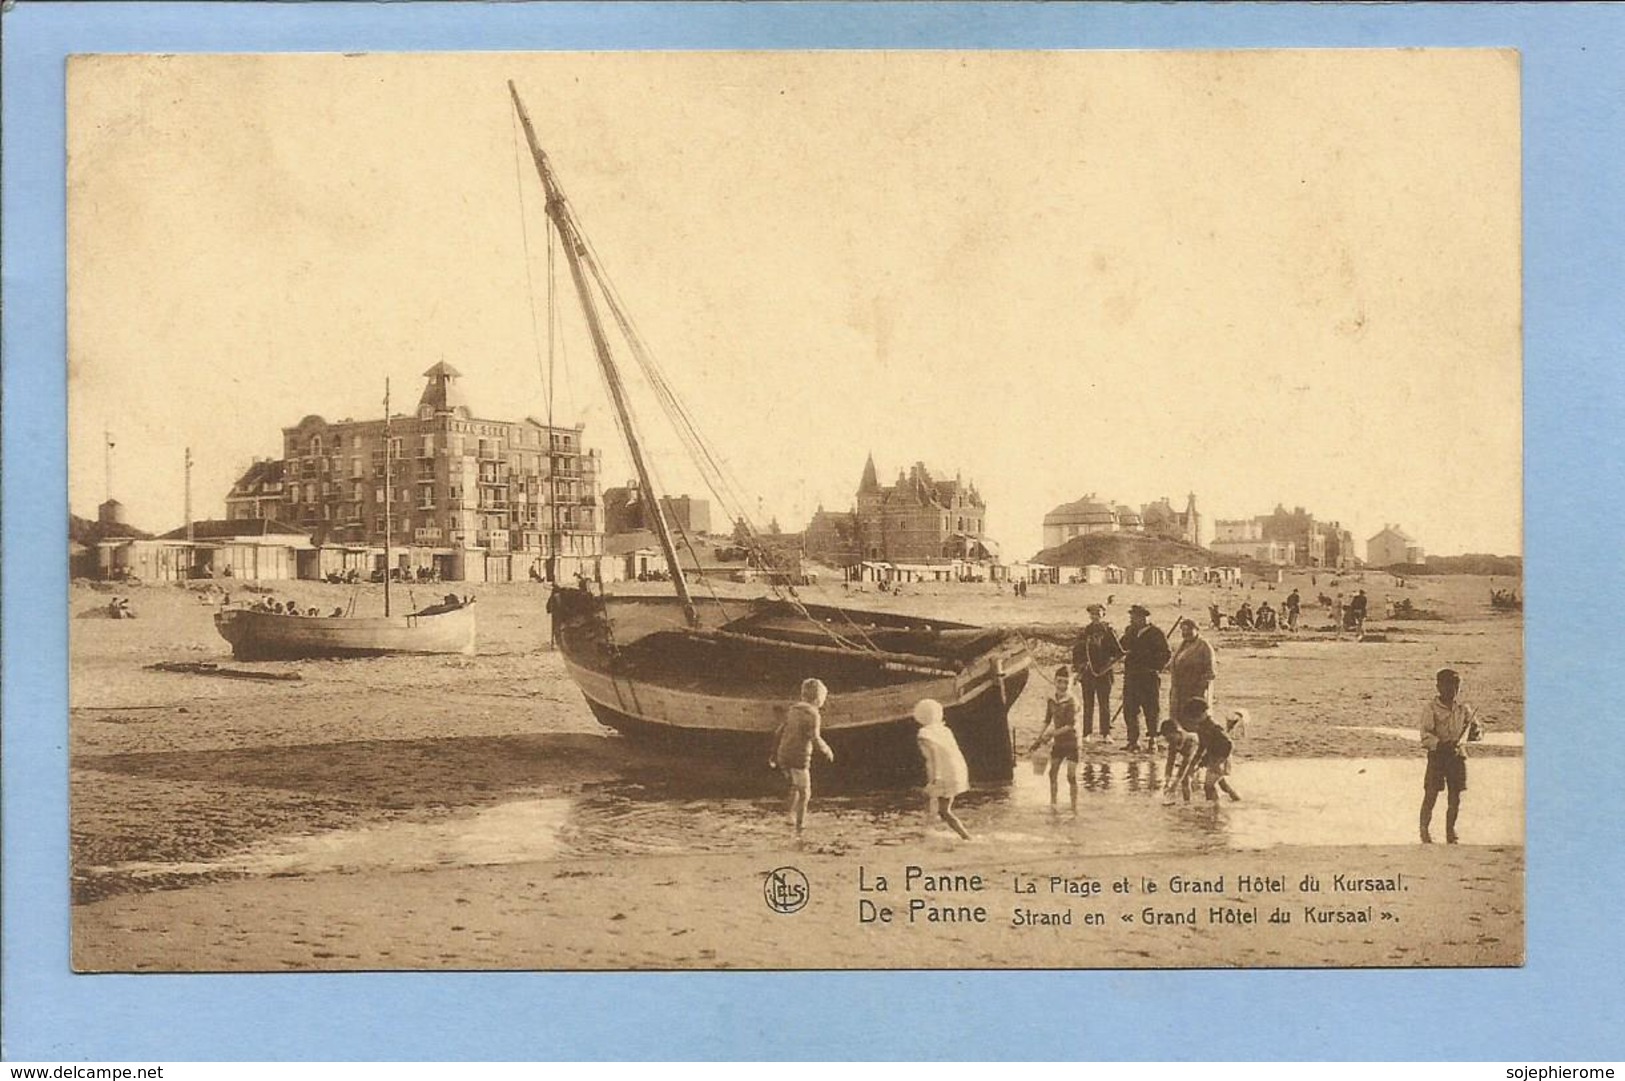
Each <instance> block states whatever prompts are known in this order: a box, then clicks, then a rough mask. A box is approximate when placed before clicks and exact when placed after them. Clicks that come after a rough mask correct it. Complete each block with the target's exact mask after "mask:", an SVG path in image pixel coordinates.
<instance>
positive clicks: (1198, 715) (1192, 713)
mask: <svg viewBox="0 0 1625 1081" xmlns="http://www.w3.org/2000/svg"><path fill="white" fill-rule="evenodd" d="M1182 712H1183V713H1184V717H1185V723H1186V724H1190V723H1192V722H1194V723H1195V724H1196V765H1197V767H1199V768H1200V769H1201V770H1202V771H1203V772H1202V794H1203V795H1205V796H1206V797H1207V798H1208V800H1209V801H1211V802H1218V799H1219V790H1220V789H1223V790H1224V794H1225V795H1227V796H1229V797H1230V799H1231V800H1232V801H1234V800H1239V799H1241V794H1240V793H1238V792H1237V791H1236V790H1235V789H1234V788H1231V787H1230V782H1229V781H1227V780H1225V778H1226V777H1228V776H1229V775H1230V755H1231V753H1232V752H1233V751H1234V750H1235V749H1236V745H1235V743H1234V742H1233V741H1232V740H1231V738H1230V733H1229V731H1228V730H1227V729H1226V728H1225V727H1224V726H1223V725H1221V724H1219V722H1218V721H1215V720H1214V719H1213V715H1212V714H1211V713H1209V712H1208V705H1207V702H1206V701H1204V700H1203V699H1200V698H1192V699H1191V700H1190V701H1188V702H1186V703H1185V707H1184V709H1183V711H1182Z"/></svg>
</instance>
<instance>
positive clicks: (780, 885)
mask: <svg viewBox="0 0 1625 1081" xmlns="http://www.w3.org/2000/svg"><path fill="white" fill-rule="evenodd" d="M811 893H812V890H811V888H810V887H809V885H808V882H807V876H806V875H804V874H802V873H801V872H800V871H798V870H796V869H795V868H794V867H778V868H775V869H774V870H771V871H769V872H768V873H767V878H766V880H764V881H763V883H762V896H763V897H765V898H766V899H767V907H768V908H771V909H772V910H773V911H774V912H777V913H779V914H780V915H785V916H787V915H789V914H790V913H792V912H800V911H801V910H802V909H803V908H806V907H807V898H808V897H809V896H810V895H811Z"/></svg>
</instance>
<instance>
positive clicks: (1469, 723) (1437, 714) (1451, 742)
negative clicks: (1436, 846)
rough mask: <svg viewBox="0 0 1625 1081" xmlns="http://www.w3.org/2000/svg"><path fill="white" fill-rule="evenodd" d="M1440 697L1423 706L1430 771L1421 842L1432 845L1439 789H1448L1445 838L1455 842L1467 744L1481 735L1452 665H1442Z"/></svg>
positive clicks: (1464, 784)
mask: <svg viewBox="0 0 1625 1081" xmlns="http://www.w3.org/2000/svg"><path fill="white" fill-rule="evenodd" d="M1435 682H1436V683H1437V685H1438V689H1439V694H1438V697H1436V698H1435V699H1433V701H1431V702H1429V703H1428V704H1427V705H1426V706H1424V707H1422V746H1423V747H1424V748H1426V749H1427V752H1428V767H1427V772H1426V773H1425V774H1423V776H1422V821H1421V827H1422V843H1423V844H1425V845H1427V844H1432V843H1433V835H1432V833H1430V832H1429V830H1430V828H1431V827H1432V825H1433V805H1434V804H1435V803H1437V802H1438V800H1439V790H1440V789H1441V788H1442V789H1446V790H1447V791H1448V792H1449V795H1448V796H1447V797H1446V803H1445V810H1444V839H1445V841H1446V842H1447V843H1449V844H1455V843H1456V816H1457V815H1458V814H1459V813H1460V812H1461V794H1462V793H1463V792H1465V791H1467V744H1468V743H1469V742H1471V741H1472V740H1476V739H1478V738H1479V736H1480V729H1479V725H1478V716H1477V714H1475V713H1474V712H1473V707H1472V706H1469V705H1468V704H1467V703H1465V702H1462V701H1460V700H1459V699H1458V698H1457V695H1459V694H1460V693H1461V676H1460V675H1458V674H1457V673H1456V671H1455V669H1453V668H1441V669H1439V672H1438V675H1437V676H1436V677H1435Z"/></svg>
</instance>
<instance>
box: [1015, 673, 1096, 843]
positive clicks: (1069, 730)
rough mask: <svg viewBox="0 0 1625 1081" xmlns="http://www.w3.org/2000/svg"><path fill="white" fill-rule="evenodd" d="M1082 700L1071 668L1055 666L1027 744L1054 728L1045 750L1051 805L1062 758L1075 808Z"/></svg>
mask: <svg viewBox="0 0 1625 1081" xmlns="http://www.w3.org/2000/svg"><path fill="white" fill-rule="evenodd" d="M1082 706H1083V703H1082V702H1080V701H1079V700H1078V696H1077V693H1076V692H1075V691H1073V690H1072V672H1071V670H1070V669H1068V668H1067V666H1066V665H1064V664H1063V665H1061V667H1059V668H1057V669H1056V670H1055V695H1054V697H1052V698H1051V699H1050V700H1049V701H1047V702H1045V703H1044V727H1043V728H1040V729H1039V730H1038V738H1037V739H1035V740H1033V745H1032V746H1031V747H1029V748H1028V753H1029V754H1030V753H1032V752H1033V751H1036V750H1038V746H1039V744H1041V743H1043V742H1044V740H1045V739H1046V738H1049V737H1050V736H1051V735H1052V733H1051V729H1054V732H1053V737H1054V740H1055V745H1054V746H1053V747H1051V748H1050V752H1049V804H1050V806H1051V807H1054V806H1055V805H1056V803H1058V802H1059V800H1060V783H1059V782H1060V773H1061V761H1062V760H1063V759H1064V760H1065V761H1066V786H1067V788H1068V789H1069V790H1070V791H1071V793H1072V811H1073V813H1074V814H1075V813H1077V810H1078V712H1079V710H1080V709H1081V708H1082Z"/></svg>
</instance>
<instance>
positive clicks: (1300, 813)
mask: <svg viewBox="0 0 1625 1081" xmlns="http://www.w3.org/2000/svg"><path fill="white" fill-rule="evenodd" d="M1520 75H1521V72H1520V56H1519V53H1518V52H1517V51H1516V50H1513V49H1505V48H1453V49H1397V48H1396V49H1319V50H1308V49H1253V50H1231V51H1155V50H1141V51H1136V50H1124V51H1104V50H1103V51H1071V50H1055V51H1023V50H1016V51H960V50H944V51H893V50H855V51H813V50H806V51H700V52H665V51H650V52H571V53H564V52H556V53H539V52H511V53H510V52H483V53H365V52H363V53H350V54H339V53H277V54H272V53H246V52H245V53H233V54H230V55H226V54H166V55H158V54H153V53H125V54H110V53H109V54H85V55H77V56H73V57H71V58H69V60H68V64H67V71H66V180H67V185H66V211H67V221H66V225H67V247H66V269H67V283H66V284H67V294H66V307H67V323H66V326H67V358H66V360H67V377H66V394H67V402H66V405H67V413H66V427H67V431H66V435H67V439H66V443H67V453H68V474H67V503H68V511H69V519H68V556H67V558H68V563H69V584H68V589H67V605H68V645H67V661H68V671H67V701H68V714H69V715H68V724H67V731H66V742H67V759H68V767H69V768H68V799H69V805H68V828H69V858H70V866H69V874H70V879H71V881H70V882H69V883H66V884H65V885H66V886H67V887H68V890H69V895H70V898H71V900H70V904H69V909H70V911H69V917H68V918H69V924H70V935H71V958H70V962H69V963H70V964H71V968H72V969H73V970H74V971H75V972H78V973H263V972H308V973H321V972H347V971H369V972H372V971H386V970H387V971H446V970H526V971H617V972H618V971H630V970H723V969H745V970H808V969H815V970H826V969H840V970H848V969H851V970H918V969H948V970H963V969H1215V968H1245V969H1262V968H1317V969H1320V968H1337V969H1343V968H1416V967H1426V968H1509V967H1517V966H1521V965H1523V964H1524V963H1525V942H1526V935H1525V847H1524V844H1525V810H1526V800H1525V770H1524V764H1525V763H1524V729H1525V725H1524V714H1525V691H1524V687H1525V678H1524V677H1525V670H1524V617H1523V607H1524V595H1525V590H1524V560H1523V555H1524V517H1523V496H1524V365H1523V320H1524V313H1523V289H1524V278H1523V250H1522V232H1521V218H1522V214H1523V207H1522V199H1523V190H1522V177H1523V167H1524V161H1523V134H1522V127H1521V124H1522V119H1521V117H1522V88H1521V81H1520ZM15 467H16V466H15V463H13V465H12V468H15Z"/></svg>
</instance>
